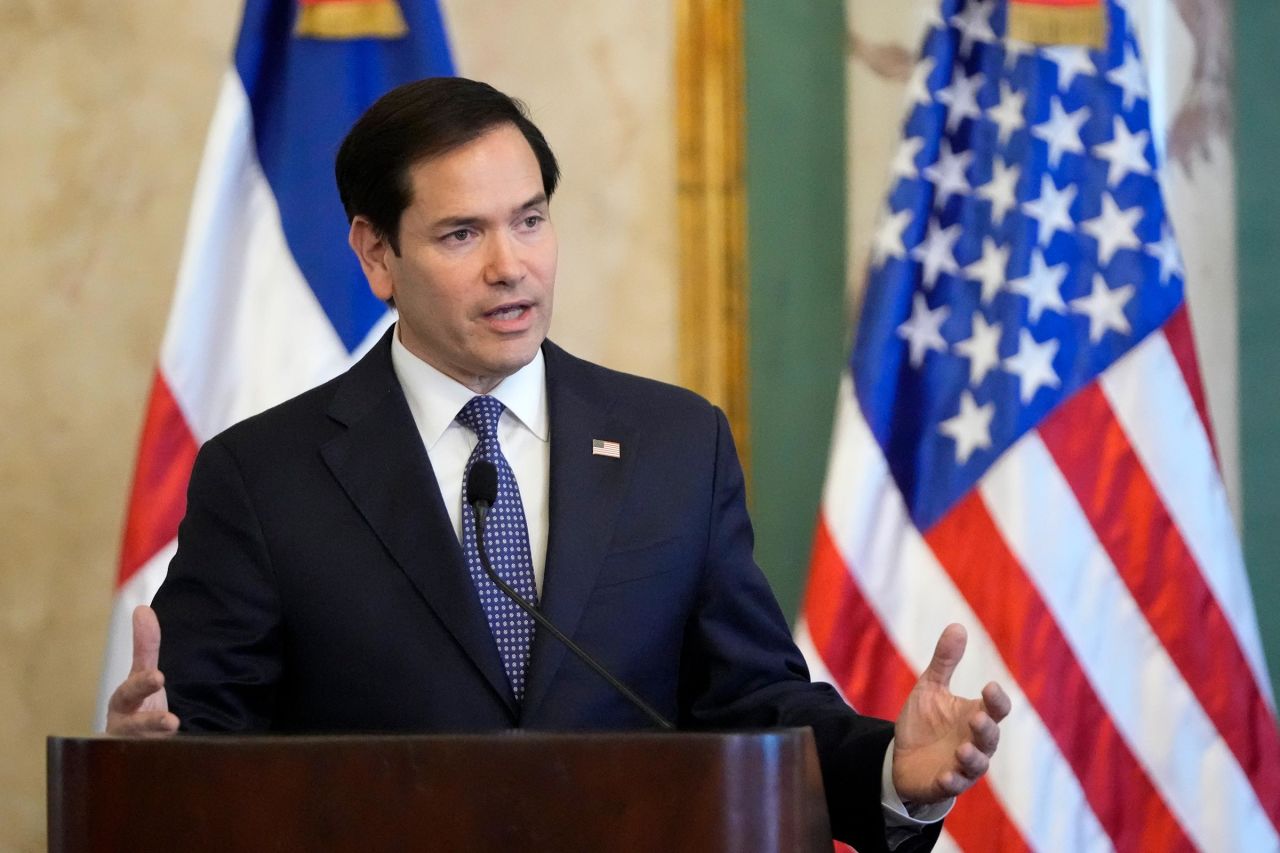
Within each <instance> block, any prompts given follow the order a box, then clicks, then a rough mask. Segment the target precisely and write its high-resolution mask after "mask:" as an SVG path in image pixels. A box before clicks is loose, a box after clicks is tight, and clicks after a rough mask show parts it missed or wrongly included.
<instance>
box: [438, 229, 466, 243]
mask: <svg viewBox="0 0 1280 853" xmlns="http://www.w3.org/2000/svg"><path fill="white" fill-rule="evenodd" d="M470 237H471V231H470V230H468V229H466V228H459V229H458V230H457V231H450V232H449V233H448V234H446V235H445V236H444V239H445V240H447V241H449V242H450V243H463V242H466V241H467V240H468V239H469V238H470Z"/></svg>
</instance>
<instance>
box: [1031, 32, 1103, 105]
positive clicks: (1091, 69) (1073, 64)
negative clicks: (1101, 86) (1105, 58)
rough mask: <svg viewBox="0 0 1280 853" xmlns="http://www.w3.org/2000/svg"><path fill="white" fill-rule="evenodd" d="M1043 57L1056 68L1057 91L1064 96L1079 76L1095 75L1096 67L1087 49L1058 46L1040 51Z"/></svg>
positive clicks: (1076, 46)
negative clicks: (1050, 61)
mask: <svg viewBox="0 0 1280 853" xmlns="http://www.w3.org/2000/svg"><path fill="white" fill-rule="evenodd" d="M1042 50H1043V52H1044V55H1045V56H1047V57H1049V59H1051V60H1053V62H1054V63H1055V64H1056V65H1057V66H1058V91H1059V92H1062V93H1063V94H1066V92H1067V90H1068V89H1070V88H1071V84H1072V83H1074V82H1075V79H1076V77H1077V76H1078V75H1080V74H1096V73H1097V71H1098V68H1097V66H1095V65H1094V64H1093V60H1092V59H1091V58H1090V57H1089V49H1088V48H1086V47H1080V46H1078V45H1071V44H1060V45H1054V46H1053V47H1046V48H1043V49H1042Z"/></svg>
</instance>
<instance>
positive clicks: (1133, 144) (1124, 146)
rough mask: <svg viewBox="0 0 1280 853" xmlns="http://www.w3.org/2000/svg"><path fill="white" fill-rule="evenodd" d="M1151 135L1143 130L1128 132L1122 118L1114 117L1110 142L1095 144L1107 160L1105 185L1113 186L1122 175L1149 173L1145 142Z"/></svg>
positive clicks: (1149, 167)
mask: <svg viewBox="0 0 1280 853" xmlns="http://www.w3.org/2000/svg"><path fill="white" fill-rule="evenodd" d="M1150 138H1151V135H1150V134H1149V133H1147V131H1145V130H1140V131H1138V132H1137V133H1130V132H1129V126H1128V125H1127V124H1125V121H1124V119H1123V118H1122V117H1121V116H1119V115H1117V116H1116V117H1115V137H1114V138H1113V139H1112V140H1111V141H1110V142H1104V143H1102V144H1101V145H1099V146H1097V150H1098V153H1099V154H1100V155H1102V157H1103V159H1105V160H1106V161H1107V185H1108V186H1115V185H1116V184H1118V183H1120V181H1122V180H1124V176H1125V175H1127V174H1129V173H1130V172H1133V173H1134V174H1137V175H1149V174H1151V163H1150V162H1149V161H1148V160H1147V142H1148V141H1149V140H1150Z"/></svg>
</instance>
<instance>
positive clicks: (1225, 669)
mask: <svg viewBox="0 0 1280 853" xmlns="http://www.w3.org/2000/svg"><path fill="white" fill-rule="evenodd" d="M1080 424H1089V425H1090V427H1089V429H1087V430H1082V429H1080V428H1079V425H1080ZM1040 434H1041V436H1042V437H1043V439H1044V443H1045V446H1046V447H1047V448H1048V449H1049V453H1050V454H1052V455H1053V458H1054V460H1055V461H1056V462H1057V464H1058V467H1059V468H1061V469H1062V473H1063V475H1064V476H1065V477H1066V479H1067V482H1068V483H1069V484H1070V485H1071V490H1072V491H1073V492H1074V493H1075V496H1076V499H1077V500H1078V501H1079V502H1080V507H1081V509H1082V510H1083V511H1084V514H1085V516H1086V517H1087V518H1088V519H1089V523H1090V524H1091V525H1092V526H1093V528H1094V530H1095V531H1096V532H1097V535H1098V539H1099V541H1100V542H1101V543H1102V546H1103V547H1104V548H1105V549H1106V551H1107V554H1108V555H1109V556H1110V557H1111V561H1112V562H1113V563H1114V564H1115V567H1116V571H1117V573H1118V574H1119V575H1120V577H1121V578H1123V579H1124V582H1125V585H1126V586H1127V587H1128V588H1129V591H1130V592H1131V593H1132V594H1133V597H1134V599H1135V600H1136V601H1137V603H1138V606H1139V607H1140V608H1142V612H1143V614H1144V616H1145V617H1146V619H1147V622H1148V623H1149V624H1150V625H1151V629H1152V631H1154V632H1155V635H1156V636H1157V637H1158V638H1159V640H1160V642H1161V644H1162V645H1164V647H1165V649H1166V650H1167V651H1168V653H1169V657H1170V658H1171V659H1172V660H1173V662H1174V665H1175V666H1177V668H1178V671H1179V672H1181V673H1182V677H1183V678H1184V679H1185V680H1186V682H1187V684H1188V686H1190V688H1191V690H1192V692H1194V693H1195V695H1196V698H1197V699H1198V700H1199V701H1200V704H1201V705H1202V706H1203V707H1204V710H1205V713H1207V714H1208V715H1209V718H1210V719H1211V720H1213V724H1214V725H1215V726H1216V727H1217V729H1218V733H1219V734H1220V735H1221V736H1222V738H1223V740H1224V741H1226V743H1227V746H1228V747H1229V748H1230V749H1231V752H1232V754H1233V755H1235V757H1236V760H1237V761H1239V762H1240V766H1241V768H1242V769H1243V770H1244V772H1245V775H1247V776H1248V777H1249V781H1250V782H1251V783H1252V784H1253V787H1254V790H1256V791H1257V794H1258V799H1259V801H1260V802H1261V804H1262V807H1263V809H1265V810H1266V813H1267V815H1268V817H1270V819H1271V822H1272V823H1273V824H1275V825H1276V827H1277V828H1280V731H1277V728H1276V723H1275V720H1274V719H1273V718H1272V716H1271V710H1270V708H1269V706H1268V705H1267V703H1266V701H1265V700H1264V699H1263V697H1262V693H1261V692H1260V690H1259V689H1258V683H1257V681H1256V680H1255V679H1254V677H1253V670H1252V669H1251V668H1250V667H1249V664H1248V662H1247V661H1246V660H1245V657H1244V652H1243V651H1242V650H1241V648H1240V644H1239V643H1238V642H1237V641H1236V635H1235V632H1234V631H1233V630H1232V629H1231V623H1230V621H1229V620H1228V618H1227V615H1226V614H1225V613H1224V612H1223V610H1222V608H1221V607H1220V606H1219V604H1218V601H1217V599H1216V598H1214V595H1213V591H1212V590H1210V589H1209V586H1208V584H1207V583H1206V582H1205V579H1204V576H1203V575H1202V574H1201V573H1200V569H1199V566H1198V565H1197V564H1196V561H1195V558H1194V557H1193V556H1192V555H1191V552H1190V550H1188V548H1187V545H1186V542H1185V541H1184V540H1183V538H1182V534H1181V533H1180V532H1179V530H1178V528H1177V525H1176V524H1175V523H1174V521H1173V519H1172V518H1171V517H1170V516H1169V513H1168V510H1167V509H1166V508H1165V505H1164V502H1163V501H1162V500H1161V499H1160V495H1159V493H1158V492H1157V491H1156V489H1155V487H1154V486H1153V485H1152V483H1151V480H1150V478H1148V476H1147V472H1146V470H1145V469H1144V468H1143V467H1142V462H1141V461H1140V460H1139V459H1138V456H1137V454H1136V453H1135V452H1134V450H1133V446H1132V445H1131V444H1130V442H1129V438H1128V436H1127V435H1126V434H1125V432H1124V429H1123V427H1121V426H1120V424H1119V422H1118V421H1117V420H1116V418H1115V415H1114V413H1113V412H1112V411H1111V406H1110V404H1109V403H1108V401H1107V398H1106V395H1105V394H1104V393H1103V392H1102V389H1101V388H1100V387H1099V386H1098V385H1097V384H1096V383H1095V384H1093V385H1090V386H1088V387H1086V388H1084V389H1082V390H1081V391H1080V392H1079V393H1078V394H1076V395H1075V396H1074V397H1073V398H1072V399H1071V400H1069V401H1067V403H1066V404H1065V405H1063V406H1061V407H1060V408H1059V409H1058V410H1057V411H1056V412H1054V413H1053V414H1052V415H1050V416H1049V417H1048V418H1047V419H1046V420H1045V421H1044V423H1042V424H1041V426H1040Z"/></svg>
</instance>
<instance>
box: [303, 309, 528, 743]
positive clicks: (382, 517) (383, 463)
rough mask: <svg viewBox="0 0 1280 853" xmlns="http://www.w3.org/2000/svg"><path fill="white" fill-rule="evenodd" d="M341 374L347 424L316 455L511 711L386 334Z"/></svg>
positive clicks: (335, 413)
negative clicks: (348, 369) (344, 428)
mask: <svg viewBox="0 0 1280 853" xmlns="http://www.w3.org/2000/svg"><path fill="white" fill-rule="evenodd" d="M394 333H395V329H394V327H392V329H391V331H389V332H388V333H387V335H386V336H385V337H383V339H382V340H381V341H380V342H379V343H378V345H377V346H375V347H374V348H373V350H372V351H371V352H370V353H369V354H368V355H366V356H365V357H364V358H363V359H361V360H360V361H359V362H358V363H357V364H356V365H355V366H354V367H353V368H352V369H351V370H350V372H348V373H347V375H346V376H345V377H344V378H343V379H342V380H341V381H342V385H341V387H340V388H339V390H338V392H337V393H336V394H335V396H334V399H333V402H332V404H331V405H330V409H329V414H330V416H332V417H333V418H334V419H336V420H338V421H339V422H341V423H343V424H345V425H346V426H347V431H346V432H345V433H343V434H341V435H339V436H338V437H336V438H334V439H333V440H331V441H330V442H328V443H327V444H326V445H324V447H323V448H321V455H322V456H323V457H324V460H325V462H326V464H327V465H328V466H329V468H330V470H331V471H332V472H333V475H334V476H335V477H336V478H337V480H338V482H339V483H340V484H341V486H342V488H343V490H344V491H346V493H347V495H348V497H350V499H351V501H352V502H353V503H354V504H355V505H356V507H357V508H358V509H359V510H360V513H361V514H362V515H363V516H364V518H365V520H366V521H367V522H368V523H369V526H370V527H372V528H373V530H374V532H375V533H376V534H377V536H378V538H379V539H380V540H381V541H382V544H383V545H384V546H385V547H386V549H387V551H388V552H390V554H391V556H392V558H393V559H394V560H395V561H396V563H397V564H398V565H399V567H400V569H401V570H402V571H404V573H405V574H406V575H407V576H408V577H409V580H410V581H411V582H412V583H413V585H414V587H415V588H416V589H417V590H418V592H419V594H421V595H422V597H423V599H424V600H425V601H426V603H427V605H428V606H429V607H430V608H431V610H432V612H434V613H435V615H436V616H437V617H438V618H439V619H440V621H441V622H442V623H444V625H445V626H446V627H447V628H448V630H449V632H450V633H452V634H453V636H454V638H455V639H456V640H457V642H458V645H459V646H461V648H462V650H463V652H464V653H465V654H466V655H467V656H468V657H469V658H470V659H471V660H472V661H473V662H474V663H475V665H476V666H477V668H479V670H480V671H481V673H483V674H484V677H485V679H486V680H487V681H488V682H489V684H490V686H491V687H492V688H493V690H494V692H495V693H496V694H497V695H498V696H499V697H500V698H501V700H502V701H503V702H504V703H505V704H506V706H507V709H508V710H509V711H510V712H511V713H512V715H513V719H514V715H515V706H514V703H513V701H512V697H511V688H510V685H509V683H508V681H507V676H506V673H505V672H504V671H503V668H502V660H501V658H500V657H499V655H498V650H497V646H496V644H495V643H494V641H493V635H492V634H491V633H490V631H489V625H488V623H487V622H486V621H485V617H484V611H483V610H482V609H481V607H480V602H479V600H478V597H477V595H476V592H475V586H474V585H473V584H472V581H471V578H470V576H469V575H468V573H467V570H466V564H465V563H464V562H463V557H462V548H461V546H460V545H459V544H458V539H457V536H456V535H455V534H454V531H453V526H452V524H451V523H450V521H449V514H448V512H447V511H446V509H445V506H444V501H443V500H442V499H441V497H440V488H439V486H438V485H437V484H436V478H435V473H434V472H433V471H432V469H431V463H430V461H429V460H428V458H427V453H426V449H425V448H424V447H423V446H422V439H421V437H420V436H419V435H418V430H417V427H416V426H415V424H414V421H413V415H412V414H411V413H410V411H409V406H408V404H407V403H406V402H405V399H404V392H403V391H402V390H401V389H400V383H399V381H398V380H397V379H396V377H395V371H394V370H393V369H392V367H391V355H390V341H391V338H390V336H391V335H392V334H394Z"/></svg>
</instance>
